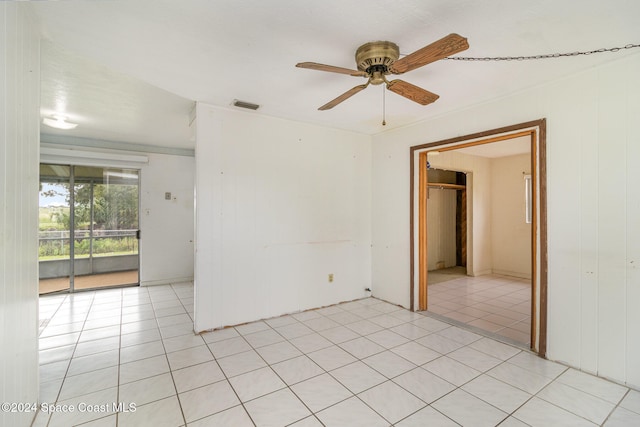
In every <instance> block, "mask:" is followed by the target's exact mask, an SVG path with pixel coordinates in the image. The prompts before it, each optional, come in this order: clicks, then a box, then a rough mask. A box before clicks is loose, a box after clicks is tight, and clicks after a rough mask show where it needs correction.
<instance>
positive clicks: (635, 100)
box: [625, 62, 640, 389]
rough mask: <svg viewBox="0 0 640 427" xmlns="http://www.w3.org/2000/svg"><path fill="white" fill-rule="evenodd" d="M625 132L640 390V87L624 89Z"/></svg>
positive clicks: (632, 333)
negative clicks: (625, 107) (625, 108)
mask: <svg viewBox="0 0 640 427" xmlns="http://www.w3.org/2000/svg"><path fill="white" fill-rule="evenodd" d="M627 73H628V77H627V80H629V79H636V78H637V77H636V76H638V75H640V62H636V63H634V64H631V66H630V67H629V68H628V69H627ZM627 90H628V93H627V117H626V120H625V123H626V129H627V151H626V168H625V169H626V173H627V188H626V190H627V194H626V199H627V212H626V228H627V236H629V237H628V238H627V241H626V244H627V248H626V251H627V259H626V274H627V288H626V295H625V300H626V312H627V327H626V337H625V342H626V345H627V348H626V351H627V354H626V360H625V361H626V378H627V383H628V384H629V385H631V386H633V387H635V388H636V389H640V363H639V362H638V361H640V339H638V336H640V309H639V305H640V238H638V236H640V167H639V165H640V127H639V126H638V121H637V119H638V117H640V86H639V85H635V86H631V85H627Z"/></svg>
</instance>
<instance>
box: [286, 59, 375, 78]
mask: <svg viewBox="0 0 640 427" xmlns="http://www.w3.org/2000/svg"><path fill="white" fill-rule="evenodd" d="M296 67H298V68H308V69H310V70H318V71H329V72H330V73H340V74H348V75H350V76H362V77H366V76H367V73H365V72H364V71H358V70H350V69H349V68H342V67H334V66H333V65H324V64H318V63H317V62H300V63H299V64H296Z"/></svg>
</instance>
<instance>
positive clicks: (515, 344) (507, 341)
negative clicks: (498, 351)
mask: <svg viewBox="0 0 640 427" xmlns="http://www.w3.org/2000/svg"><path fill="white" fill-rule="evenodd" d="M426 313H427V312H426V311H425V312H421V314H423V316H425V317H427V318H431V319H434V320H438V321H440V322H443V323H446V324H448V325H450V326H457V327H459V328H462V329H464V330H467V331H468V332H472V333H475V334H477V335H481V336H483V337H485V338H489V339H492V340H494V341H497V342H499V343H501V344H505V345H509V346H511V347H514V348H518V349H520V350H525V349H526V350H529V348H528V346H527V345H526V344H524V343H519V342H516V341H515V340H511V339H509V338H508V337H504V336H500V335H498V334H495V333H492V332H489V331H486V330H483V329H482V328H477V327H474V326H473V325H469V324H467V323H464V322H459V321H456V320H455V319H449V318H447V317H446V316H444V315H440V314H435V313H429V314H426ZM434 314H435V315H434ZM441 330H442V329H441ZM435 332H440V330H438V331H435ZM445 338H446V337H445ZM511 341H513V342H511Z"/></svg>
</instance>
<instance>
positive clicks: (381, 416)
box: [355, 379, 430, 426]
mask: <svg viewBox="0 0 640 427" xmlns="http://www.w3.org/2000/svg"><path fill="white" fill-rule="evenodd" d="M387 381H391V379H388V380H387ZM387 381H385V382H387ZM391 382H393V381H391ZM382 384H384V383H381V384H378V385H376V386H374V387H378V386H380V385H382ZM393 384H396V383H395V382H394V383H393ZM396 385H397V384H396ZM374 387H371V388H374ZM371 388H370V389H369V390H371ZM402 389H403V390H404V388H402ZM365 391H367V390H364V391H361V392H360V393H358V394H356V395H355V397H356V398H357V399H358V400H360V402H362V403H364V404H365V405H366V406H367V407H368V408H369V409H371V410H372V411H373V412H375V413H376V414H377V415H378V416H379V417H380V418H382V419H383V420H385V421H386V422H388V423H389V424H390V425H391V426H393V425H395V424H397V423H399V422H400V421H401V420H398V421H390V420H388V419H387V418H385V417H384V416H383V415H382V414H381V413H380V412H378V411H377V410H376V409H375V408H374V407H372V406H371V405H369V404H368V403H367V402H365V401H364V400H363V399H362V398H361V397H360V395H361V394H362V393H364V392H365ZM405 391H408V390H405ZM409 393H410V392H409ZM418 400H420V402H422V403H424V404H425V406H422V407H421V408H420V409H418V411H420V410H422V409H424V408H426V407H427V406H430V405H429V404H428V403H426V402H425V401H424V400H422V399H420V398H418ZM418 411H415V412H418ZM415 412H414V413H415ZM412 415H413V413H412ZM405 418H406V417H405ZM403 419H404V418H403Z"/></svg>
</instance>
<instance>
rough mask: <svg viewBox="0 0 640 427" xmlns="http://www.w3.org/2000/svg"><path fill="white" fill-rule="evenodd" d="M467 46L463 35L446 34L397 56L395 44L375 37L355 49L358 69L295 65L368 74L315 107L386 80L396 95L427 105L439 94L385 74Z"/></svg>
mask: <svg viewBox="0 0 640 427" xmlns="http://www.w3.org/2000/svg"><path fill="white" fill-rule="evenodd" d="M468 48H469V43H467V39H466V38H464V37H462V36H459V35H458V34H449V35H448V36H446V37H443V38H441V39H440V40H438V41H436V42H433V43H431V44H430V45H427V46H425V47H423V48H421V49H418V50H417V51H415V52H413V53H411V54H409V55H407V56H405V57H403V58H401V59H398V58H399V57H400V50H399V48H398V45H397V44H395V43H392V42H388V41H377V42H370V43H365V44H363V45H362V46H360V47H359V48H358V50H356V64H357V65H358V70H351V69H349V68H342V67H335V66H333V65H324V64H318V63H317V62H301V63H299V64H296V67H299V68H309V69H311V70H318V71H329V72H331V73H340V74H348V75H350V76H356V77H366V78H367V83H365V84H362V85H358V86H356V87H354V88H352V89H349V90H348V91H346V92H345V93H343V94H342V95H340V96H338V97H337V98H335V99H333V100H332V101H329V102H327V103H326V104H324V105H323V106H322V107H320V108H318V110H328V109H330V108H333V107H335V106H336V105H338V104H340V103H341V102H343V101H345V100H346V99H348V98H350V97H352V96H353V95H355V94H356V93H358V92H360V91H361V90H363V89H365V88H366V87H367V86H369V84H372V85H379V84H382V83H385V84H386V85H387V89H389V90H390V91H392V92H395V93H397V94H398V95H401V96H404V97H405V98H408V99H410V100H411V101H414V102H417V103H418V104H421V105H427V104H430V103H432V102H434V101H435V100H436V99H438V98H439V96H438V95H436V94H435V93H432V92H429V91H428V90H425V89H422V88H421V87H418V86H415V85H413V84H411V83H408V82H405V81H404V80H399V79H396V80H391V81H389V80H387V78H386V76H388V75H389V74H403V73H406V72H407V71H411V70H415V69H416V68H419V67H422V66H424V65H427V64H429V63H431V62H435V61H438V60H440V59H443V58H446V57H447V56H451V55H453V54H456V53H458V52H462V51H463V50H466V49H468Z"/></svg>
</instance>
